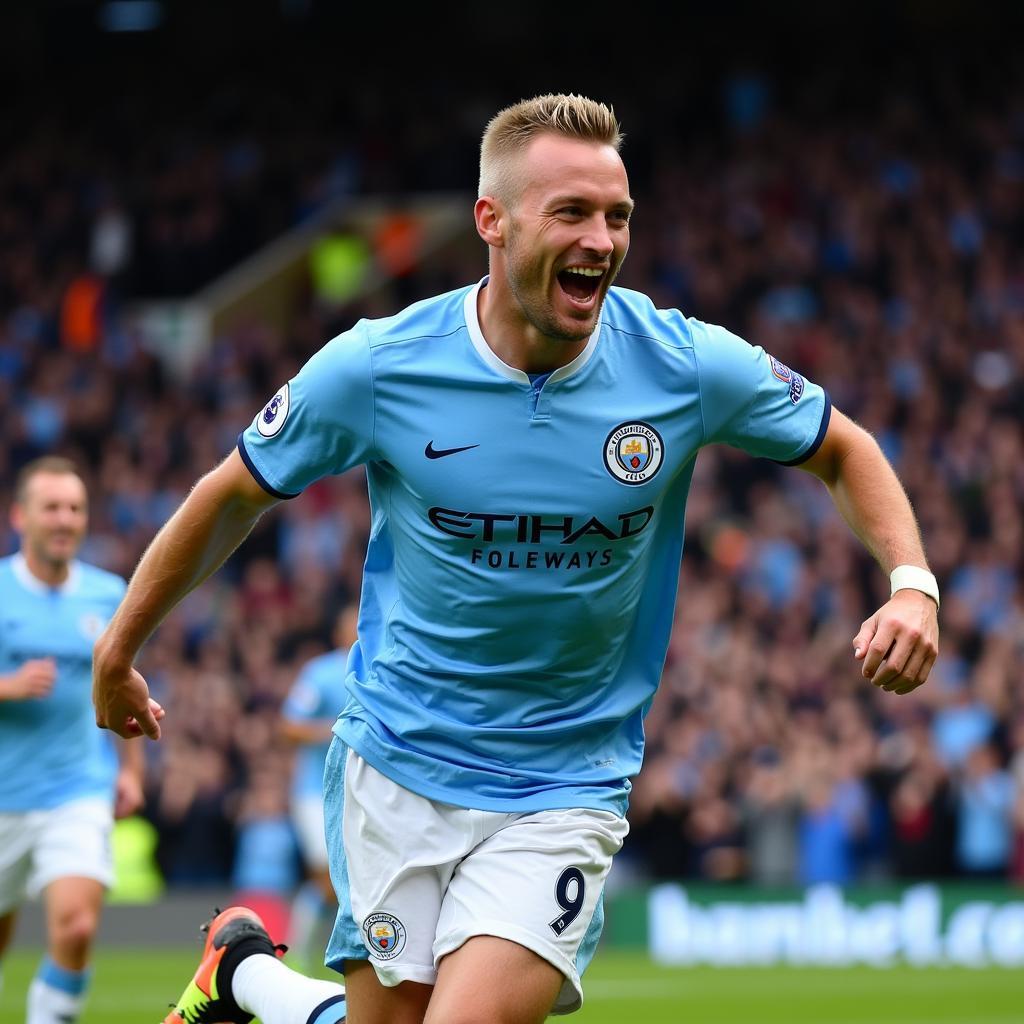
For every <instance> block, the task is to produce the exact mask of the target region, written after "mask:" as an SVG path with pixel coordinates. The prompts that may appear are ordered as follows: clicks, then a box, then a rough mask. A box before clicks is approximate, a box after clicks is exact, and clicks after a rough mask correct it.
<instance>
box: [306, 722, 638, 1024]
mask: <svg viewBox="0 0 1024 1024" xmlns="http://www.w3.org/2000/svg"><path fill="white" fill-rule="evenodd" d="M325 780H326V785H327V790H326V794H325V796H326V807H327V844H328V849H329V851H330V855H331V877H332V879H333V880H334V887H335V890H336V891H337V894H338V906H339V910H338V919H337V922H336V924H335V928H334V932H333V934H332V936H331V942H330V945H329V947H328V951H327V963H328V964H329V965H330V966H332V967H335V968H336V969H339V970H340V969H341V968H342V963H343V961H344V960H346V959H350V960H366V959H369V962H370V963H371V964H373V967H374V970H375V971H376V972H377V977H378V978H379V979H380V980H381V982H382V983H383V984H384V985H388V986H393V985H398V984H399V983H400V982H403V981H417V982H422V983H424V984H433V983H434V982H435V981H436V979H437V967H438V964H439V963H440V961H441V958H442V957H443V956H445V955H446V954H447V953H451V952H454V951H455V950H456V949H458V948H459V947H460V946H461V945H462V944H463V943H464V942H466V941H467V940H468V939H470V938H472V937H473V936H475V935H494V936H498V937H500V938H504V939H509V940H511V941H512V942H517V943H519V944H520V945H522V946H525V947H526V948H527V949H530V950H532V951H533V952H534V953H536V954H538V955H539V956H541V957H543V958H544V959H545V960H547V961H548V963H550V964H552V965H553V966H555V967H556V968H557V969H558V970H559V971H561V973H562V974H563V975H564V976H565V981H564V983H563V985H562V989H561V991H560V992H559V994H558V998H557V1000H556V1002H555V1006H554V1009H553V1011H552V1012H554V1013H572V1012H573V1011H574V1010H577V1009H579V1007H580V1006H581V1005H582V1003H583V989H582V986H581V983H580V974H581V973H582V971H583V969H584V968H585V967H586V965H587V963H589V961H590V958H591V957H592V956H593V953H594V949H595V947H596V945H597V940H598V938H599V937H600V934H601V926H602V924H603V922H604V913H603V906H602V899H601V897H602V893H603V890H604V883H605V879H606V878H607V875H608V871H609V869H610V867H611V863H612V857H613V856H614V854H615V853H616V852H617V851H618V850H619V848H620V847H621V846H622V842H623V840H624V839H625V837H626V833H627V831H628V828H629V826H628V825H627V823H626V821H625V820H624V819H623V818H620V817H618V816H617V815H615V814H612V813H611V812H609V811H597V810H589V809H581V808H575V809H567V810H545V811H537V812H534V813H530V814H515V813H513V814H509V813H504V812H496V811H475V810H467V809H466V808H463V807H454V806H452V805H450V804H443V803H437V802H434V801H432V800H428V799H426V798H425V797H422V796H418V795H417V794H415V793H412V792H410V791H409V790H407V789H405V788H403V787H402V786H400V785H398V784H397V783H396V782H392V781H391V780H390V779H388V778H386V777H385V776H384V775H382V774H381V773H380V772H379V771H377V770H376V769H375V768H373V767H372V766H371V765H369V764H367V763H366V761H364V760H363V759H362V758H361V757H360V756H359V755H358V754H356V753H355V752H354V751H352V750H349V749H348V748H347V747H346V746H345V745H344V744H343V743H342V742H341V740H338V739H336V740H335V741H334V743H333V744H332V746H331V754H330V755H329V757H328V761H327V772H326V775H325ZM339 818H340V820H338V819H339Z"/></svg>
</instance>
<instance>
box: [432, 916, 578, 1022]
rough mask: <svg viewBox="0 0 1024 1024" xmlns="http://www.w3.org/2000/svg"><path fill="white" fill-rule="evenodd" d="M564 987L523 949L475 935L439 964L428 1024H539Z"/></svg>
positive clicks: (555, 974)
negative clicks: (464, 1023) (464, 1022)
mask: <svg viewBox="0 0 1024 1024" xmlns="http://www.w3.org/2000/svg"><path fill="white" fill-rule="evenodd" d="M564 981H565V979H564V977H563V976H562V973H561V972H560V971H558V970H557V969H556V968H554V967H552V965H551V964H549V963H548V962H547V960H544V959H542V958H541V957H539V956H538V955H537V954H536V953H533V952H531V951H530V950H528V949H527V948H526V947H525V946H520V945H519V943H517V942H509V941H508V940H507V939H499V938H495V937H494V936H493V935H477V936H476V937H475V938H472V939H470V940H469V941H468V942H466V943H464V944H463V945H461V946H460V947H459V948H458V949H457V950H456V951H455V952H454V953H449V954H448V956H446V957H445V958H444V959H443V960H442V961H441V963H440V966H439V967H438V971H437V986H436V988H435V989H434V997H433V998H432V999H431V1000H430V1007H429V1009H428V1010H427V1016H426V1017H425V1018H424V1024H459V1022H463V1021H466V1022H468V1021H487V1022H488V1024H541V1022H542V1021H544V1020H545V1019H546V1018H547V1016H548V1014H549V1013H550V1012H551V1007H552V1006H554V1004H555V999H556V998H557V996H558V993H559V992H560V991H561V988H562V984H563V982H564Z"/></svg>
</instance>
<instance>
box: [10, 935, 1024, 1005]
mask: <svg viewBox="0 0 1024 1024" xmlns="http://www.w3.org/2000/svg"><path fill="white" fill-rule="evenodd" d="M198 951H199V947H198V945H197V946H196V947H195V949H193V950H187V951H184V950H183V951H181V952H177V951H174V952H132V951H127V950H114V949H102V950H100V951H99V953H98V955H97V958H96V964H95V968H96V970H95V981H94V984H93V990H92V995H91V998H90V1004H89V1008H88V1010H87V1012H86V1013H85V1015H84V1016H83V1017H82V1020H81V1024H101V1022H102V1024H129V1022H131V1024H157V1022H159V1021H160V1020H162V1019H163V1016H164V1014H165V1013H166V1012H167V1009H166V1008H167V1004H168V1003H169V1002H170V1001H171V1000H173V999H174V998H175V997H176V996H177V995H178V993H179V992H180V991H181V989H182V988H184V986H185V982H186V981H187V980H188V978H189V977H190V976H191V974H192V971H193V970H194V969H195V964H196V956H197V954H198ZM37 959H38V954H37V953H35V952H33V953H29V952H26V951H22V950H14V951H12V952H11V953H10V954H9V955H8V956H7V957H6V958H5V962H4V986H3V989H2V991H0V1024H16V1022H19V1024H20V1022H21V1021H23V1020H24V1009H23V1007H24V1003H23V997H24V992H25V988H26V986H27V984H28V981H29V978H30V977H31V974H32V972H33V971H34V969H35V964H36V961H37ZM586 989H587V1004H586V1006H585V1007H584V1008H583V1010H582V1011H580V1012H579V1013H578V1014H575V1015H574V1016H573V1018H572V1019H573V1020H574V1021H575V1022H577V1024H633V1022H638V1024H1020V1022H1021V1021H1024V974H1021V973H1020V972H1019V971H1013V970H968V969H964V968H948V969H938V968H930V969H915V968H904V967H899V968H889V969H877V970H875V969H868V968H853V969H845V970H838V969H829V968H814V969H806V970H799V969H794V968H758V969H741V968H722V969H711V968H688V969H672V968H663V967H655V966H654V965H652V964H651V963H650V962H649V961H648V960H647V959H646V957H644V956H642V955H639V954H626V953H620V952H612V951H606V952H602V953H601V954H599V955H598V957H597V958H596V959H595V961H594V964H593V966H592V967H591V969H590V970H589V971H588V972H587V977H586Z"/></svg>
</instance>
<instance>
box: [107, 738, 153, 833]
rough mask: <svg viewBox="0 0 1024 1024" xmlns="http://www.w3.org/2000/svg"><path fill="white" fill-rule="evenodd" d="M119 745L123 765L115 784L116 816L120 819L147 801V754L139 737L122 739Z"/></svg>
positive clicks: (126, 816) (140, 807) (131, 813)
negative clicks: (145, 792)
mask: <svg viewBox="0 0 1024 1024" xmlns="http://www.w3.org/2000/svg"><path fill="white" fill-rule="evenodd" d="M118 746H119V748H120V749H119V751H118V753H119V755H120V759H121V766H120V768H119V769H118V773H117V780H116V782H115V785H114V817H115V818H117V819H118V820H120V819H121V818H128V817H130V816H131V815H133V814H134V813H135V812H136V811H138V810H141V809H142V805H143V804H144V803H145V802H146V798H145V794H144V790H143V786H144V783H145V779H146V756H145V752H144V750H143V748H142V743H141V742H140V741H139V740H138V739H128V740H121V741H120V742H119V744H118Z"/></svg>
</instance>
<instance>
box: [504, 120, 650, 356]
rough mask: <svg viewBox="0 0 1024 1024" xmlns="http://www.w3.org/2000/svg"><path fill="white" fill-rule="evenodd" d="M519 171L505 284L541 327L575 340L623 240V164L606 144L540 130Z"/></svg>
mask: <svg viewBox="0 0 1024 1024" xmlns="http://www.w3.org/2000/svg"><path fill="white" fill-rule="evenodd" d="M518 172H519V173H518V178H517V180H518V182H519V185H520V193H519V195H518V197H517V198H516V199H515V200H514V201H512V202H511V203H510V208H509V230H508V232H507V235H506V240H505V247H504V249H503V250H502V251H503V254H504V265H505V273H506V276H507V278H508V283H509V288H510V289H511V291H512V294H513V295H514V296H515V298H516V300H517V302H518V304H519V306H520V308H521V310H522V312H523V315H524V316H525V317H526V319H527V320H528V321H529V322H530V323H531V324H532V325H533V326H534V327H535V328H536V329H537V330H538V331H540V333H541V334H542V335H544V336H545V337H548V338H553V339H559V340H562V341H582V340H583V339H585V338H587V337H589V336H590V335H591V334H592V333H593V331H594V328H595V327H596V326H597V319H598V316H599V315H600V312H601V303H602V302H603V301H604V297H605V295H606V294H607V293H608V289H609V288H610V287H611V283H612V281H613V280H614V279H615V275H616V274H617V273H618V271H619V267H620V266H621V265H622V261H623V260H624V259H625V257H626V250H627V249H628V248H629V216H630V212H631V211H632V209H633V202H632V200H631V199H630V197H629V181H628V180H627V178H626V169H625V167H624V166H623V164H622V160H621V158H620V157H619V154H618V153H617V152H616V151H615V149H614V148H613V147H612V146H608V145H603V144H601V143H596V142H583V141H580V140H577V139H567V138H564V137H562V136H558V135H541V136H538V137H537V138H535V139H534V140H533V141H532V142H531V143H530V145H529V146H528V147H527V148H526V150H525V152H524V153H523V155H522V157H521V158H520V162H519V168H518Z"/></svg>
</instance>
